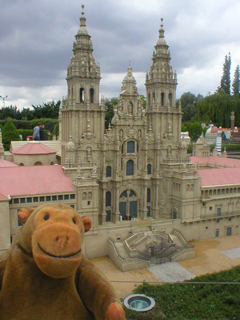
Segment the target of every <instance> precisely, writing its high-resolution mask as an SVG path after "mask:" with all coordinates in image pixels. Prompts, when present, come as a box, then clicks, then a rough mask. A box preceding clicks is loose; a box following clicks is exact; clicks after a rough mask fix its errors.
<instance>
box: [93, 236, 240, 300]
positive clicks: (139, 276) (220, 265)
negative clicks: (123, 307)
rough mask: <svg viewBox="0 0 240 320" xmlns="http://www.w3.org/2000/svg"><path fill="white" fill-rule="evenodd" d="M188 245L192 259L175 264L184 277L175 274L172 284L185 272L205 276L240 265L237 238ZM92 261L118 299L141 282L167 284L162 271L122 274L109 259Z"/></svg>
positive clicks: (143, 270)
mask: <svg viewBox="0 0 240 320" xmlns="http://www.w3.org/2000/svg"><path fill="white" fill-rule="evenodd" d="M191 244H192V245H194V246H195V257H194V258H191V259H188V260H183V261H178V263H177V265H179V268H178V267H177V268H178V269H177V270H178V271H179V272H180V266H182V267H183V268H184V272H183V274H182V273H179V272H178V273H177V274H178V276H176V278H175V281H182V278H181V277H182V276H183V275H184V274H185V275H186V274H188V273H187V272H189V274H193V275H196V276H200V275H204V274H207V273H213V272H219V271H223V270H227V269H231V268H233V267H236V266H239V265H240V255H239V244H240V235H234V236H229V237H220V238H216V239H213V240H204V241H197V242H192V243H191ZM226 252H227V254H226ZM91 261H92V262H93V263H94V264H95V265H96V266H97V267H98V268H100V269H101V270H102V271H103V272H104V273H105V275H106V277H107V278H108V279H109V280H110V281H111V283H112V285H113V287H114V288H115V290H116V292H117V294H118V296H119V297H120V298H125V297H126V296H127V295H129V294H131V293H132V291H133V290H134V288H135V287H136V286H138V285H139V284H140V283H142V282H143V281H146V282H149V283H161V281H160V280H159V278H160V279H161V280H162V281H166V279H167V278H164V277H165V276H164V273H163V272H162V274H161V275H160V276H159V275H158V276H156V275H155V274H154V273H153V272H151V271H150V270H148V269H146V268H145V269H140V270H135V271H127V272H122V271H121V270H120V269H118V268H117V267H116V266H115V265H114V264H113V263H112V261H111V260H110V259H109V258H108V257H102V258H95V259H92V260H91ZM172 264H173V265H175V268H176V264H175V263H172ZM150 268H152V267H150ZM153 268H154V267H153ZM163 268H164V267H163ZM162 270H163V269H162ZM186 271H187V272H186ZM173 274H174V270H173V271H172V273H171V277H173ZM165 275H166V273H165ZM158 277H159V278H158ZM164 279H165V280H164Z"/></svg>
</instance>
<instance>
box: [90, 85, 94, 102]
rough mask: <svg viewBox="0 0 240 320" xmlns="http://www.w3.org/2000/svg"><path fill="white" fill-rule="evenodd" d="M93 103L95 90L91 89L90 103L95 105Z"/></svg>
mask: <svg viewBox="0 0 240 320" xmlns="http://www.w3.org/2000/svg"><path fill="white" fill-rule="evenodd" d="M93 101H94V89H93V88H91V89H90V103H93Z"/></svg>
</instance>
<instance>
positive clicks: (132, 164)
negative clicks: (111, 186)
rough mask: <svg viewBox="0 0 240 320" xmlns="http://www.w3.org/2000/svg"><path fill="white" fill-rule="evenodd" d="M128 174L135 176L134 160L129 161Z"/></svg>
mask: <svg viewBox="0 0 240 320" xmlns="http://www.w3.org/2000/svg"><path fill="white" fill-rule="evenodd" d="M126 175H127V176H133V175H134V162H133V161H132V160H129V161H128V162H127V172H126Z"/></svg>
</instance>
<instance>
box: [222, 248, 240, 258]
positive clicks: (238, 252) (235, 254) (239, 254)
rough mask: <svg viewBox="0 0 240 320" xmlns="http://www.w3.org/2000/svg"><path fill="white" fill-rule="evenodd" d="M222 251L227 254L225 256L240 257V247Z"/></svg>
mask: <svg viewBox="0 0 240 320" xmlns="http://www.w3.org/2000/svg"><path fill="white" fill-rule="evenodd" d="M221 253H222V254H225V256H227V257H229V258H232V259H234V258H240V248H236V249H231V250H225V251H221Z"/></svg>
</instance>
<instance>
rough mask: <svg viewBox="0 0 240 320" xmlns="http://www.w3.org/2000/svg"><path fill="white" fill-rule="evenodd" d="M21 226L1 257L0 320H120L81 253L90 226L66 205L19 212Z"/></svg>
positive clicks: (109, 292) (112, 298)
mask: <svg viewBox="0 0 240 320" xmlns="http://www.w3.org/2000/svg"><path fill="white" fill-rule="evenodd" d="M19 219H20V220H21V221H22V222H24V223H25V224H24V226H23V227H22V228H21V229H20V231H19V234H18V236H17V237H16V238H15V240H14V242H13V244H12V246H11V248H10V249H9V251H8V252H7V253H5V254H4V255H2V256H1V257H0V319H1V320H22V319H24V320H30V319H31V320H40V319H41V320H42V319H44V320H62V319H64V320H92V319H99V320H124V319H125V315H124V311H123V309H122V307H121V305H120V303H119V301H118V299H117V297H116V295H115V293H114V290H113V288H112V287H111V285H110V283H109V282H108V280H107V279H106V278H105V277H104V275H103V274H101V272H100V271H99V270H98V269H97V268H96V267H95V266H94V265H93V264H92V263H91V262H90V261H88V260H87V259H86V258H85V257H83V255H82V252H81V246H82V241H83V237H84V232H87V231H88V230H89V229H90V227H91V221H90V219H89V218H87V217H81V218H80V216H79V215H78V214H77V212H76V211H75V210H73V209H72V208H71V207H69V206H65V205H59V204H51V205H43V206H40V207H39V208H37V209H35V210H33V209H23V210H21V211H20V212H19Z"/></svg>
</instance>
